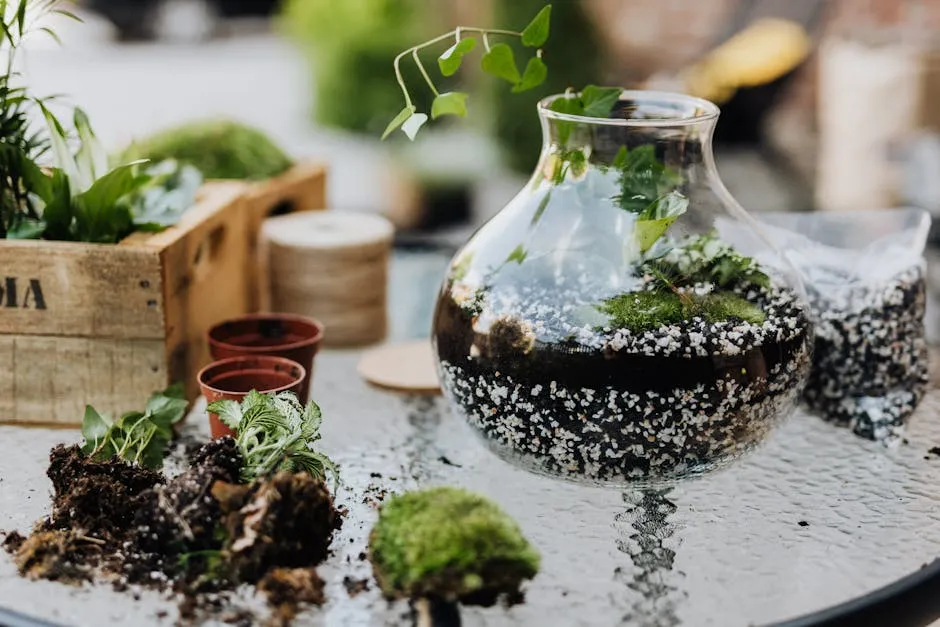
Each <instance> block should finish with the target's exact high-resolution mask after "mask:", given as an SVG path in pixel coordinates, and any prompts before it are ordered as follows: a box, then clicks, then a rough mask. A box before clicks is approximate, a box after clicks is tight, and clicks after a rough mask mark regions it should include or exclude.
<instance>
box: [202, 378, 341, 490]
mask: <svg viewBox="0 0 940 627" xmlns="http://www.w3.org/2000/svg"><path fill="white" fill-rule="evenodd" d="M206 411H209V412H211V413H214V414H218V416H219V420H221V421H222V423H223V424H224V425H226V426H227V427H229V428H230V429H232V430H233V431H235V433H236V434H237V435H236V437H235V443H236V445H237V446H238V450H239V452H240V453H241V455H242V459H243V466H242V471H241V474H242V479H243V480H244V481H251V480H252V479H255V478H257V477H265V476H268V475H271V474H273V473H275V472H277V471H279V470H288V471H291V472H307V473H309V474H311V475H313V476H314V477H317V478H319V479H325V478H326V475H327V473H329V474H331V475H332V476H333V479H334V482H335V481H338V478H339V467H338V466H337V465H336V464H334V463H333V462H332V460H330V458H329V457H327V456H326V455H324V454H323V453H320V452H318V451H315V450H314V449H313V443H314V442H316V441H317V440H319V439H320V424H321V422H322V419H323V416H322V413H321V412H320V407H319V406H318V405H317V404H316V403H315V402H313V401H310V402H309V403H308V404H307V406H306V407H303V406H302V405H301V404H300V402H299V401H298V400H297V396H296V395H294V394H293V393H292V392H279V393H277V394H261V393H259V392H257V391H254V390H252V391H251V392H249V393H248V395H247V396H245V398H244V399H243V400H242V401H241V402H236V401H232V400H220V401H215V402H214V403H210V404H209V406H208V407H207V409H206Z"/></svg>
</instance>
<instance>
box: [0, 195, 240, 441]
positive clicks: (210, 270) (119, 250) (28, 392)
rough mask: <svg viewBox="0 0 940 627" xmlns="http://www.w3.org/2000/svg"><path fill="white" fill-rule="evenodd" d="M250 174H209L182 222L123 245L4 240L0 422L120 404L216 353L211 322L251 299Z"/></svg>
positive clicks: (53, 418)
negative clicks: (231, 178) (237, 178)
mask: <svg viewBox="0 0 940 627" xmlns="http://www.w3.org/2000/svg"><path fill="white" fill-rule="evenodd" d="M246 189H247V188H246V185H245V184H244V183H239V182H230V183H209V184H206V185H205V186H204V187H203V188H202V189H201V190H200V194H199V197H198V199H197V203H196V205H195V206H194V207H193V208H191V209H190V210H189V211H187V212H186V213H185V214H184V215H183V218H182V219H181V221H180V223H179V224H178V225H177V226H175V227H172V228H170V229H167V230H165V231H163V232H161V233H151V234H148V233H134V234H133V235H131V236H130V237H128V238H127V239H125V240H123V241H122V242H120V243H119V244H117V245H102V244H84V243H70V242H46V241H12V240H2V241H0V270H2V277H0V281H2V282H0V287H2V294H0V358H2V359H3V360H4V363H5V364H6V368H4V369H3V370H2V371H0V422H19V423H58V424H72V425H75V424H80V423H81V419H82V414H83V412H84V407H85V405H86V404H92V405H94V406H95V407H96V408H97V409H98V410H99V411H106V412H111V413H113V414H117V413H120V412H124V411H129V410H134V409H139V408H142V406H143V404H144V402H145V401H146V399H147V397H148V396H149V395H150V394H151V393H152V392H153V391H154V390H157V389H161V388H163V387H165V386H166V385H167V384H169V383H171V382H174V381H183V382H184V383H185V384H186V391H187V394H188V396H189V398H195V397H196V396H197V395H198V394H199V387H198V383H197V381H196V373H197V372H198V370H199V368H201V367H202V366H203V365H205V364H206V363H208V362H209V350H208V345H207V343H206V341H205V337H204V336H205V332H206V331H207V330H208V328H209V327H210V326H211V325H213V324H215V323H216V322H219V321H221V320H223V319H225V318H228V317H230V316H234V315H240V314H243V313H246V312H248V311H249V310H250V309H249V307H250V301H251V296H250V293H251V292H253V291H254V286H252V285H251V284H250V283H249V282H248V281H247V280H246V277H245V274H244V268H245V267H246V265H247V261H246V256H247V255H248V246H249V236H248V218H247V215H248V214H247V212H246V211H245V205H246V203H247V196H246V194H245V191H246Z"/></svg>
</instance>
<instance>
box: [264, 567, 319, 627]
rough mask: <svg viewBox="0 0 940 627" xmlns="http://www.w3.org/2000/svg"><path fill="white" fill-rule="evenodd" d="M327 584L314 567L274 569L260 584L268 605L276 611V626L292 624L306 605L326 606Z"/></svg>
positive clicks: (274, 623)
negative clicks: (325, 588)
mask: <svg viewBox="0 0 940 627" xmlns="http://www.w3.org/2000/svg"><path fill="white" fill-rule="evenodd" d="M323 587H324V583H323V580H322V579H320V576H319V575H318V574H317V571H316V569H314V568H274V569H271V570H270V571H268V573H267V574H265V576H264V577H263V578H262V579H261V581H259V582H258V590H260V591H261V592H263V593H264V594H265V595H266V596H267V598H268V603H269V604H270V605H271V606H272V607H273V608H275V615H274V617H273V618H272V620H271V623H272V624H273V625H288V624H290V622H291V621H292V620H293V619H294V617H295V616H297V613H298V611H299V610H300V608H301V606H302V604H309V605H323V604H324V603H325V602H326V596H325V595H324V594H323Z"/></svg>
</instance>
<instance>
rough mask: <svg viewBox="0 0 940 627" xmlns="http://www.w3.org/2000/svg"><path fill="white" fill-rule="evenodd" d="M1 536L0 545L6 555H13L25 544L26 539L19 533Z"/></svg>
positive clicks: (13, 532) (14, 532) (12, 532)
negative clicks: (0, 543)
mask: <svg viewBox="0 0 940 627" xmlns="http://www.w3.org/2000/svg"><path fill="white" fill-rule="evenodd" d="M0 535H3V536H4V537H3V544H2V545H0V546H2V547H3V550H4V551H6V552H7V553H11V554H12V553H15V552H16V551H18V550H19V548H20V547H21V546H23V543H24V542H26V538H25V537H24V536H23V534H21V533H20V532H19V531H11V532H9V533H7V534H0Z"/></svg>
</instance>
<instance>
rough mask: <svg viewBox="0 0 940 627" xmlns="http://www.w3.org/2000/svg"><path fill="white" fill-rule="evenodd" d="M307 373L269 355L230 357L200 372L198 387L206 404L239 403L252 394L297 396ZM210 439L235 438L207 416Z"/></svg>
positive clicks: (220, 423) (211, 415)
mask: <svg viewBox="0 0 940 627" xmlns="http://www.w3.org/2000/svg"><path fill="white" fill-rule="evenodd" d="M306 378H307V371H306V370H305V369H304V367H303V366H301V365H300V364H299V363H297V362H296V361H292V360H290V359H284V358H283V357H274V356H272V355H257V356H248V357H245V356H242V357H231V358H229V359H222V360H219V361H215V362H213V363H211V364H209V365H208V366H206V367H205V368H203V369H202V370H200V371H199V387H200V388H201V389H202V395H203V396H204V397H205V398H206V401H207V402H208V403H212V402H214V401H218V400H222V399H229V400H233V401H241V400H242V399H243V398H245V396H246V395H247V394H248V392H250V391H251V390H257V391H258V392H261V393H268V392H285V391H290V392H293V393H294V394H297V395H298V396H299V394H300V390H301V388H302V387H303V385H304V382H305V381H306ZM209 428H210V430H211V432H212V437H213V438H220V437H222V436H224V435H235V434H234V432H233V431H232V430H231V429H229V428H228V427H226V426H225V425H224V424H222V422H221V421H220V420H219V417H218V415H216V414H213V413H210V414H209Z"/></svg>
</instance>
